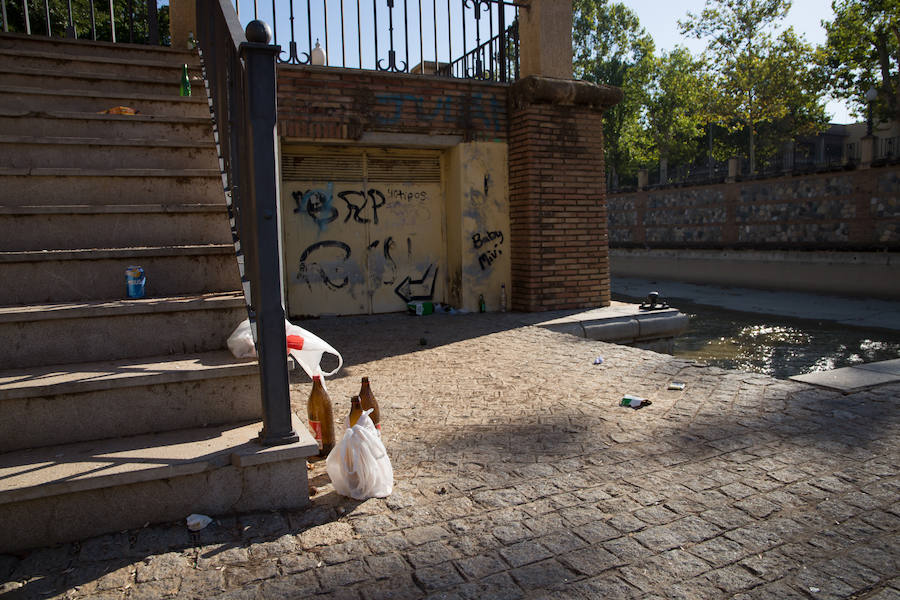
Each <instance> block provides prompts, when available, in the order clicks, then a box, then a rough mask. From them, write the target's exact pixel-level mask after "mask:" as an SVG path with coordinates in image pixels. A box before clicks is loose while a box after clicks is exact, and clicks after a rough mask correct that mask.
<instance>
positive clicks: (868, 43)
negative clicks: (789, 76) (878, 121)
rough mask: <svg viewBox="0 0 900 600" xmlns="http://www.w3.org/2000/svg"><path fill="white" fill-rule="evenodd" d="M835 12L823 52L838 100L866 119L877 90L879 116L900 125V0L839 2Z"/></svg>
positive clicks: (835, 6)
mask: <svg viewBox="0 0 900 600" xmlns="http://www.w3.org/2000/svg"><path fill="white" fill-rule="evenodd" d="M831 7H832V9H833V10H834V20H833V21H831V22H826V21H823V22H822V26H823V27H824V28H825V32H826V34H827V41H826V43H825V45H824V46H822V47H821V48H819V53H820V59H821V62H822V66H823V70H824V72H825V75H826V77H827V80H828V87H829V90H830V91H831V93H832V95H834V96H835V97H836V98H841V99H844V100H847V101H849V102H851V103H853V105H855V107H856V108H857V111H858V114H861V113H863V112H864V111H865V108H866V106H867V100H866V97H865V94H866V92H867V91H868V90H869V88H871V87H874V88H875V89H876V91H877V93H878V96H877V98H876V100H875V103H874V110H875V113H876V114H877V115H878V116H879V117H880V118H882V119H885V120H889V119H893V120H896V121H900V0H834V1H833V2H832V3H831Z"/></svg>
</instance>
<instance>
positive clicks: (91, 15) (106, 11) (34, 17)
mask: <svg viewBox="0 0 900 600" xmlns="http://www.w3.org/2000/svg"><path fill="white" fill-rule="evenodd" d="M0 18H2V20H3V25H2V28H3V32H4V33H10V32H12V33H24V34H25V35H46V36H48V37H67V38H72V39H90V40H93V41H109V42H128V43H140V44H153V45H157V44H164V45H167V44H168V43H169V6H168V4H162V5H160V4H159V3H158V2H157V0H137V1H135V0H97V1H96V2H95V0H32V2H31V3H29V0H0Z"/></svg>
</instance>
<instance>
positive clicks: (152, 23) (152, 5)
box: [147, 0, 159, 46]
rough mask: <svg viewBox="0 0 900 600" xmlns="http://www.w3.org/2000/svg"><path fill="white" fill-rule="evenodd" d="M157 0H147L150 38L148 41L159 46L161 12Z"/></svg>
mask: <svg viewBox="0 0 900 600" xmlns="http://www.w3.org/2000/svg"><path fill="white" fill-rule="evenodd" d="M157 11H158V9H157V7H156V0H147V30H148V33H149V37H150V39H149V40H147V43H149V44H151V45H153V46H159V14H158V12H157Z"/></svg>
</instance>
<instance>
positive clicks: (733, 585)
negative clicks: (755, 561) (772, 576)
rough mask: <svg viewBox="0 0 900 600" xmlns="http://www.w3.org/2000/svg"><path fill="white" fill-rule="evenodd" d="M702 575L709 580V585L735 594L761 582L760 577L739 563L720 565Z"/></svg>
mask: <svg viewBox="0 0 900 600" xmlns="http://www.w3.org/2000/svg"><path fill="white" fill-rule="evenodd" d="M702 577H703V578H704V579H706V580H707V581H709V583H710V585H713V586H715V587H718V588H719V589H722V590H724V591H725V592H726V593H729V594H735V593H737V592H740V591H743V590H746V589H749V588H752V587H755V586H758V585H759V584H760V583H762V580H761V579H759V578H758V577H756V576H754V575H752V574H751V573H750V572H749V571H747V570H746V569H745V568H743V567H741V566H739V565H729V566H727V567H722V568H721V569H716V570H714V571H710V572H709V573H706V574H704V575H703V576H702Z"/></svg>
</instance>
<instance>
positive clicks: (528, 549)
mask: <svg viewBox="0 0 900 600" xmlns="http://www.w3.org/2000/svg"><path fill="white" fill-rule="evenodd" d="M500 556H502V557H503V558H504V559H505V560H506V562H508V563H509V564H510V565H511V566H512V567H521V566H522V565H527V564H529V563H533V562H537V561H539V560H544V559H546V558H551V557H552V556H553V553H552V552H550V551H549V550H547V548H544V547H543V546H542V545H541V544H540V543H538V542H537V541H535V540H528V541H525V542H519V543H518V544H513V545H512V546H507V547H506V548H503V549H501V550H500Z"/></svg>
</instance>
